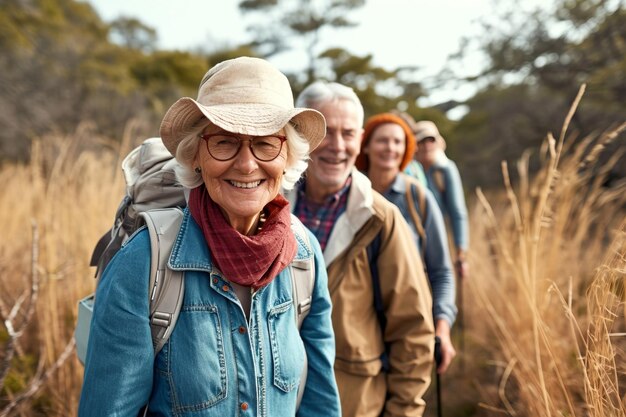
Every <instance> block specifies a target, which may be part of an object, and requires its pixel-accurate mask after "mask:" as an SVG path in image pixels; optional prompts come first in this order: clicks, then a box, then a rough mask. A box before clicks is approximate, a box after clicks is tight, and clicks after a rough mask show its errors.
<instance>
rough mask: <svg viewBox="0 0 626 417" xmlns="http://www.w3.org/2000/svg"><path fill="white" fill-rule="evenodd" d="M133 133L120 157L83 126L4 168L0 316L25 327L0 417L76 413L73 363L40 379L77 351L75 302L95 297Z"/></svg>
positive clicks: (3, 340)
mask: <svg viewBox="0 0 626 417" xmlns="http://www.w3.org/2000/svg"><path fill="white" fill-rule="evenodd" d="M131 131H132V125H131V126H130V127H129V130H128V132H127V134H126V135H125V141H123V143H122V147H123V148H124V149H120V145H119V144H118V145H115V146H113V145H111V144H107V143H106V142H104V141H103V140H102V139H101V138H99V137H97V135H95V134H94V132H93V131H92V129H91V128H90V126H88V125H84V126H81V127H79V128H78V129H77V131H76V132H75V134H74V135H71V136H69V137H59V136H58V135H50V136H49V137H43V138H41V139H40V140H38V141H36V142H35V143H34V146H33V149H32V160H31V162H30V163H29V164H28V165H19V164H18V165H6V166H4V167H3V168H2V169H1V170H0V184H2V186H1V188H0V207H1V210H0V230H2V239H0V313H1V315H0V317H1V318H2V321H3V322H5V323H9V325H10V326H12V327H15V328H16V330H17V328H24V327H25V329H24V332H23V333H22V334H21V335H18V337H16V338H15V341H16V343H15V344H14V345H15V349H14V354H13V355H12V356H13V359H12V360H11V362H10V366H9V370H8V373H6V375H3V374H0V377H2V376H4V378H2V379H0V387H2V391H1V392H0V416H4V415H18V416H37V415H42V416H43V415H45V416H71V415H76V410H77V400H78V396H79V391H80V386H81V381H82V366H81V365H80V364H79V362H78V361H77V359H76V358H75V355H73V354H72V355H70V356H69V359H68V360H67V361H65V362H64V363H63V364H62V366H61V367H60V368H59V369H58V370H56V372H53V373H52V372H49V373H48V374H46V371H54V363H55V362H56V361H57V359H58V358H59V357H61V356H62V354H63V352H64V351H67V350H68V349H71V348H72V347H73V343H72V342H73V339H72V335H73V330H74V322H75V314H76V301H77V300H78V299H80V298H82V297H84V296H85V295H87V294H88V293H89V292H91V291H93V288H94V284H95V282H94V279H93V274H94V272H93V269H92V268H90V267H89V259H90V256H91V250H92V249H93V246H94V245H95V242H96V241H97V240H98V238H99V236H100V235H102V233H104V231H105V230H107V229H108V227H110V225H111V222H112V219H113V215H114V213H115V209H116V208H117V205H118V203H119V201H120V197H121V195H122V193H123V192H124V184H123V178H122V176H121V171H120V169H119V166H120V162H121V161H120V160H119V155H123V154H125V153H126V152H127V151H128V148H129V141H130V137H131ZM31 230H33V231H36V233H31ZM33 256H36V259H35V260H36V262H35V268H34V269H32V268H31V262H32V260H33ZM33 277H36V278H37V279H36V281H37V282H38V286H37V285H35V286H33V285H32V283H31V282H32V278H33ZM37 287H38V291H37V293H38V299H37V297H36V298H35V301H38V302H37V304H36V309H35V314H34V316H33V318H32V320H31V322H30V323H26V320H27V317H26V316H25V312H26V308H19V307H20V303H21V305H22V306H23V307H25V306H24V304H25V302H24V301H23V300H30V299H31V297H30V295H31V294H32V292H33V291H32V288H37ZM14 306H17V307H18V308H17V309H16V308H14ZM12 309H13V310H14V311H13V313H14V314H13V315H11V312H12V311H11V310H12ZM7 320H8V321H7ZM10 340H11V338H10V335H9V334H8V332H7V331H6V329H4V328H3V327H2V326H0V364H1V363H4V361H5V360H7V359H8V358H7V356H8V352H10V350H9V349H7V348H5V345H7V344H8V342H9V341H10ZM61 359H63V357H61ZM1 368H2V367H1V366H0V369H1ZM40 385H41V386H42V389H41V390H39V392H35V391H34V389H37V388H39V387H40ZM20 400H23V401H20ZM16 402H17V403H18V405H17V406H14V404H15V403H16Z"/></svg>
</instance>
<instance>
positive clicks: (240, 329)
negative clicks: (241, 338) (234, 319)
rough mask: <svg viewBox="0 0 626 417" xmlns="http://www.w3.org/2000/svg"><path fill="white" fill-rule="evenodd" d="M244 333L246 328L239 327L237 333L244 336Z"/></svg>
mask: <svg viewBox="0 0 626 417" xmlns="http://www.w3.org/2000/svg"><path fill="white" fill-rule="evenodd" d="M245 332H246V328H245V327H243V326H239V333H241V334H244V333H245Z"/></svg>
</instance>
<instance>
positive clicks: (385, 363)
mask: <svg viewBox="0 0 626 417" xmlns="http://www.w3.org/2000/svg"><path fill="white" fill-rule="evenodd" d="M381 233H382V232H378V233H377V234H376V237H375V238H374V240H372V241H371V242H370V244H369V245H367V249H366V251H367V261H368V263H369V267H370V275H371V276H372V292H373V293H374V310H375V311H376V318H377V319H378V325H379V326H380V333H381V335H382V336H383V338H384V337H385V329H386V328H387V316H385V306H384V303H383V292H382V289H381V288H380V275H379V273H378V254H379V253H380V246H381V243H382V242H381V241H382V237H381ZM380 361H381V362H382V370H383V372H385V373H387V372H389V369H390V364H389V345H388V344H387V343H385V351H384V352H383V354H382V355H381V356H380Z"/></svg>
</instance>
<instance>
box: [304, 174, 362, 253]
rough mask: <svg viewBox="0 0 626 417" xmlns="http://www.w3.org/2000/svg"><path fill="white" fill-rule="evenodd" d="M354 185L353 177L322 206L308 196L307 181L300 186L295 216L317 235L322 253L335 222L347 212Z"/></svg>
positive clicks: (327, 198)
mask: <svg viewBox="0 0 626 417" xmlns="http://www.w3.org/2000/svg"><path fill="white" fill-rule="evenodd" d="M351 184H352V176H350V177H348V180H347V181H346V183H345V184H344V186H343V187H342V188H341V190H339V191H337V192H336V193H335V194H331V195H329V196H328V197H326V199H325V200H324V202H323V203H322V204H318V203H316V202H314V201H311V200H309V199H308V198H307V196H306V193H305V191H306V180H304V181H302V182H301V183H300V184H299V185H298V202H297V203H296V207H295V209H294V214H295V215H296V216H297V217H298V218H299V219H300V221H301V222H302V223H304V225H305V226H306V227H308V228H309V229H310V230H311V232H313V234H314V235H315V237H316V238H317V240H318V241H319V242H320V246H321V248H322V251H324V249H325V248H326V244H327V243H328V238H329V237H330V232H332V230H333V226H334V225H335V222H336V221H337V219H338V218H339V216H340V215H341V213H343V212H344V211H346V205H347V202H348V190H350V185H351Z"/></svg>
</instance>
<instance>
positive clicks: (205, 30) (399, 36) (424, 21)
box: [87, 0, 537, 105]
mask: <svg viewBox="0 0 626 417" xmlns="http://www.w3.org/2000/svg"><path fill="white" fill-rule="evenodd" d="M87 2H89V3H91V4H92V5H93V6H94V8H95V9H96V11H97V12H98V13H99V14H100V16H101V18H102V19H103V20H105V21H107V22H109V21H111V20H113V19H115V18H116V17H119V16H120V15H124V16H132V17H136V18H138V19H139V20H140V21H142V22H143V23H145V24H147V25H148V26H151V27H153V28H155V29H156V30H157V33H158V38H159V42H158V45H159V47H160V48H163V49H194V48H195V47H198V46H200V45H203V46H204V49H207V50H212V49H217V48H214V47H212V46H214V45H217V46H223V45H229V46H234V45H236V44H238V43H241V42H242V41H246V40H248V36H249V35H248V34H247V32H246V31H245V28H246V26H247V23H248V22H249V21H250V17H244V16H243V15H242V14H241V13H240V12H239V9H238V7H237V5H238V3H239V2H238V1H237V0H179V1H176V2H174V1H171V0H87ZM529 3H535V4H536V3H537V1H535V0H532V1H531V0H525V4H529ZM489 13H490V0H367V2H366V5H365V6H364V7H363V8H362V9H359V10H357V11H355V12H354V15H353V16H352V18H354V20H356V21H358V22H360V24H359V26H357V27H356V28H351V29H342V30H333V31H332V32H325V33H322V38H321V42H320V43H321V47H320V51H321V50H324V49H326V48H328V47H341V48H344V49H347V50H348V51H350V52H351V53H353V54H356V55H364V54H367V53H370V54H372V55H373V57H374V63H375V64H376V65H379V66H382V67H383V68H385V69H389V70H391V69H396V68H397V67H399V66H405V65H410V66H418V67H420V68H422V70H421V71H420V72H419V73H418V74H419V76H420V77H423V78H422V79H421V80H422V81H427V80H428V77H431V76H433V75H435V74H437V73H438V72H439V71H441V69H442V68H444V67H445V65H446V58H447V57H448V55H450V54H452V53H454V52H456V51H457V50H458V47H459V42H460V40H461V37H462V36H464V35H470V34H475V33H477V31H478V30H479V27H478V25H477V24H476V22H475V21H476V19H477V18H478V17H479V16H481V15H484V14H489ZM320 51H317V52H320ZM270 61H272V62H273V63H274V64H275V65H276V66H278V67H279V68H280V69H281V70H284V71H293V70H297V69H301V68H304V67H305V65H306V62H307V61H306V56H305V54H304V53H303V52H301V51H300V52H298V51H293V52H291V53H289V54H283V55H281V56H277V57H275V58H271V59H270ZM466 65H468V67H469V68H466V69H467V73H470V72H473V71H472V70H474V71H476V70H478V68H479V67H480V59H479V57H478V56H477V57H476V58H475V59H473V60H470V61H468V62H467V63H466ZM472 67H473V68H472ZM426 85H427V83H426ZM473 92H474V91H473V90H472V89H471V88H469V87H465V88H455V89H453V90H452V89H450V90H446V91H443V90H439V91H435V90H432V91H431V96H430V97H429V98H428V99H426V100H424V102H423V103H421V104H422V105H429V104H436V103H438V102H441V101H445V100H449V99H457V100H463V99H465V98H467V97H468V96H470V95H471V94H473Z"/></svg>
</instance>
